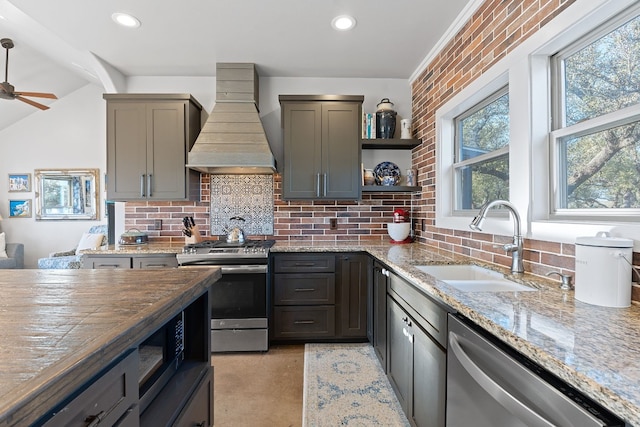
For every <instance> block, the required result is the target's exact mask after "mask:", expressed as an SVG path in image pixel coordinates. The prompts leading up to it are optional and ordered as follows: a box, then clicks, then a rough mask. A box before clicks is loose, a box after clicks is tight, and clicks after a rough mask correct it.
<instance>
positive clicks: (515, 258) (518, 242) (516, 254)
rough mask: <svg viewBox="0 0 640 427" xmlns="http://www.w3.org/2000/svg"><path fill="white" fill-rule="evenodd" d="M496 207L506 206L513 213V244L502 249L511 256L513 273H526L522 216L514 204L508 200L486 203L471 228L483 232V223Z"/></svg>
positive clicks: (470, 225) (508, 244) (472, 222)
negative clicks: (489, 212) (523, 253)
mask: <svg viewBox="0 0 640 427" xmlns="http://www.w3.org/2000/svg"><path fill="white" fill-rule="evenodd" d="M494 206H504V207H505V208H507V209H508V210H509V212H511V216H512V218H513V242H512V243H507V244H506V245H503V246H502V249H504V250H505V251H507V252H508V253H510V254H511V273H512V274H522V273H524V264H523V262H522V243H523V240H522V234H521V232H520V215H518V211H517V210H516V207H515V206H514V205H513V204H511V203H510V202H507V201H506V200H493V201H491V202H488V203H485V204H484V205H482V207H481V208H480V212H478V215H477V216H476V217H475V218H473V221H471V224H469V228H471V229H472V230H476V231H482V223H483V222H484V220H485V218H486V216H487V212H488V211H489V209H491V208H492V207H494Z"/></svg>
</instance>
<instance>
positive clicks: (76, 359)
mask: <svg viewBox="0 0 640 427" xmlns="http://www.w3.org/2000/svg"><path fill="white" fill-rule="evenodd" d="M220 275H221V273H220V271H219V270H214V269H210V270H194V269H184V270H181V269H174V270H171V274H167V271H166V270H0V301H1V302H0V325H2V346H1V347H0V384H2V387H0V426H10V425H29V424H31V423H32V422H34V421H35V420H36V419H37V417H39V416H40V415H42V414H43V413H45V412H46V411H47V410H49V409H50V408H51V407H52V406H54V405H55V404H56V403H58V402H59V401H60V400H61V399H63V398H64V397H65V396H67V395H69V394H70V393H71V392H73V391H74V390H76V389H77V388H78V387H80V386H81V385H82V384H84V383H85V382H86V381H87V380H88V379H90V378H91V377H92V376H93V375H95V374H96V373H97V372H98V371H99V370H100V369H102V368H104V367H105V366H106V365H108V364H109V363H110V362H111V361H113V360H115V359H116V358H117V357H118V356H119V355H120V354H122V353H123V352H124V351H126V350H127V349H129V348H131V347H132V346H135V345H137V343H139V342H140V341H142V339H143V338H144V337H145V336H146V335H148V334H149V333H151V332H152V331H153V330H155V329H157V328H158V327H160V326H161V325H162V324H163V323H164V322H166V320H168V319H169V318H170V317H171V316H172V315H174V314H175V313H177V312H179V311H180V309H182V308H183V307H185V306H186V305H188V304H189V303H190V302H191V301H193V300H194V299H195V298H197V297H198V296H199V295H201V294H202V293H203V292H204V291H205V290H206V289H207V288H208V287H209V286H210V285H211V283H213V282H214V281H215V280H217V279H218V278H219V277H220Z"/></svg>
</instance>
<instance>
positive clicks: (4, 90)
mask: <svg viewBox="0 0 640 427" xmlns="http://www.w3.org/2000/svg"><path fill="white" fill-rule="evenodd" d="M0 45H2V47H3V48H5V49H6V50H7V60H6V62H5V68H4V82H2V83H0V98H2V99H17V100H18V101H22V102H24V103H27V104H29V105H33V106H34V107H36V108H39V109H41V110H48V109H49V107H47V106H46V105H43V104H40V103H39V102H36V101H32V100H31V99H28V98H25V96H32V97H36V98H49V99H58V97H57V96H55V95H54V94H52V93H42V92H16V91H15V88H14V87H13V85H12V84H10V83H9V49H11V48H13V40H11V39H0Z"/></svg>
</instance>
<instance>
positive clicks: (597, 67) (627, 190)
mask: <svg viewBox="0 0 640 427" xmlns="http://www.w3.org/2000/svg"><path fill="white" fill-rule="evenodd" d="M551 65H552V78H553V79H554V81H553V82H552V88H553V92H552V96H553V104H552V108H553V123H554V125H553V128H554V130H553V132H552V133H551V138H550V143H551V151H550V152H551V159H552V168H553V172H554V179H553V188H552V200H551V216H552V217H554V216H555V217H560V218H561V217H571V216H576V215H583V216H591V217H594V218H600V219H605V218H606V217H607V216H615V217H618V218H619V217H621V216H625V215H627V216H630V215H638V214H640V16H639V12H638V9H635V11H634V12H633V14H631V13H626V14H624V15H622V16H619V17H618V18H616V19H614V20H612V21H611V22H609V23H608V24H607V25H606V26H603V27H601V28H600V29H599V30H597V31H594V32H592V33H591V34H590V35H589V36H588V37H586V38H583V39H581V40H579V41H578V42H577V43H574V44H572V45H571V46H568V47H567V48H566V49H564V50H562V51H560V52H559V53H558V54H556V55H554V56H553V57H552V60H551Z"/></svg>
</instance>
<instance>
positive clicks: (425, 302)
mask: <svg viewBox="0 0 640 427" xmlns="http://www.w3.org/2000/svg"><path fill="white" fill-rule="evenodd" d="M389 289H390V291H389V293H390V294H391V295H392V296H393V297H394V299H395V300H396V301H397V302H398V303H399V304H400V305H402V307H403V308H404V309H405V310H406V311H407V312H409V314H411V315H412V316H413V317H414V318H415V320H416V321H417V322H418V323H419V324H420V326H422V328H423V329H424V330H425V331H427V332H428V333H429V335H431V336H432V337H433V338H434V339H435V340H436V341H438V342H439V343H440V345H441V346H443V347H444V348H447V311H446V310H445V309H444V308H442V307H441V306H439V305H438V304H436V303H435V302H433V301H432V300H431V299H430V298H429V297H427V296H426V295H424V294H422V293H421V292H420V291H418V290H417V289H416V288H415V287H414V286H413V285H411V284H409V283H407V282H406V281H405V280H404V279H401V278H400V277H398V276H397V275H395V274H393V273H392V274H391V275H390V280H389ZM396 295H397V296H399V297H400V298H399V299H398V297H396Z"/></svg>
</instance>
